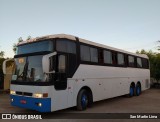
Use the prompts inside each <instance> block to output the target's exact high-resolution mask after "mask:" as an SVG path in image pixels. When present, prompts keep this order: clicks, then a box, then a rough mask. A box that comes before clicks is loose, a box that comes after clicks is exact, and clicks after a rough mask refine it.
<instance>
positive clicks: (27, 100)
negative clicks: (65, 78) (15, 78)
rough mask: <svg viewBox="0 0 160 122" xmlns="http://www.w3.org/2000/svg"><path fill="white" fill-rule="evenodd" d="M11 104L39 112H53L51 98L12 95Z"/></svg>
mask: <svg viewBox="0 0 160 122" xmlns="http://www.w3.org/2000/svg"><path fill="white" fill-rule="evenodd" d="M10 99H11V105H12V106H17V107H21V108H27V109H32V110H36V111H39V112H51V98H33V97H25V96H17V95H10Z"/></svg>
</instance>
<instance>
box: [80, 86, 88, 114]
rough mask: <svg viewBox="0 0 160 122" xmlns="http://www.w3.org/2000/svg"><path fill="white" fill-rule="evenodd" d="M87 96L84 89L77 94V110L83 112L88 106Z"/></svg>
mask: <svg viewBox="0 0 160 122" xmlns="http://www.w3.org/2000/svg"><path fill="white" fill-rule="evenodd" d="M88 98H89V97H88V94H87V91H86V90H85V89H82V90H81V91H80V92H79V94H78V98H77V109H78V110H81V111H82V110H85V109H86V108H87V106H88V101H89V100H88Z"/></svg>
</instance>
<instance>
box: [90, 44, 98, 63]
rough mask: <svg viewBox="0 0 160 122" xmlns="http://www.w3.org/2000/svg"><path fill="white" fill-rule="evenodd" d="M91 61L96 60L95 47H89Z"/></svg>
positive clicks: (96, 52)
mask: <svg viewBox="0 0 160 122" xmlns="http://www.w3.org/2000/svg"><path fill="white" fill-rule="evenodd" d="M90 52H91V62H98V51H97V49H96V48H92V47H91V48H90Z"/></svg>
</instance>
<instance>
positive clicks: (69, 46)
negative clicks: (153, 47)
mask: <svg viewBox="0 0 160 122" xmlns="http://www.w3.org/2000/svg"><path fill="white" fill-rule="evenodd" d="M14 62H15V70H14V73H13V75H12V80H11V85H10V100H11V105H12V106H17V107H22V108H27V109H32V110H36V111H39V112H52V111H57V110H62V109H66V108H69V107H77V109H78V110H85V109H86V108H88V107H90V106H91V105H92V104H93V102H96V101H100V100H104V99H108V98H113V97H117V96H122V95H128V96H129V97H132V96H139V95H140V94H141V92H142V91H144V90H147V89H149V88H150V70H149V60H148V57H147V55H144V54H135V53H131V52H128V51H124V50H121V49H116V48H113V47H110V46H105V45H102V44H98V43H95V42H92V41H88V40H85V39H82V38H78V37H76V36H72V35H67V34H55V35H47V36H42V37H37V38H34V39H30V40H27V41H23V42H20V43H19V44H18V45H17V53H16V55H15V56H14ZM5 68H6V67H5V64H4V65H3V71H4V74H5Z"/></svg>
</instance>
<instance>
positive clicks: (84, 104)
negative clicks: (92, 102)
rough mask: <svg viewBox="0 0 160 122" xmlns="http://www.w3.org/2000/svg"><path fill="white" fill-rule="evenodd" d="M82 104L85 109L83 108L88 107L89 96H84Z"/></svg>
mask: <svg viewBox="0 0 160 122" xmlns="http://www.w3.org/2000/svg"><path fill="white" fill-rule="evenodd" d="M81 104H82V107H83V108H86V107H87V104H88V98H87V96H86V95H85V94H84V95H82V99H81Z"/></svg>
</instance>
